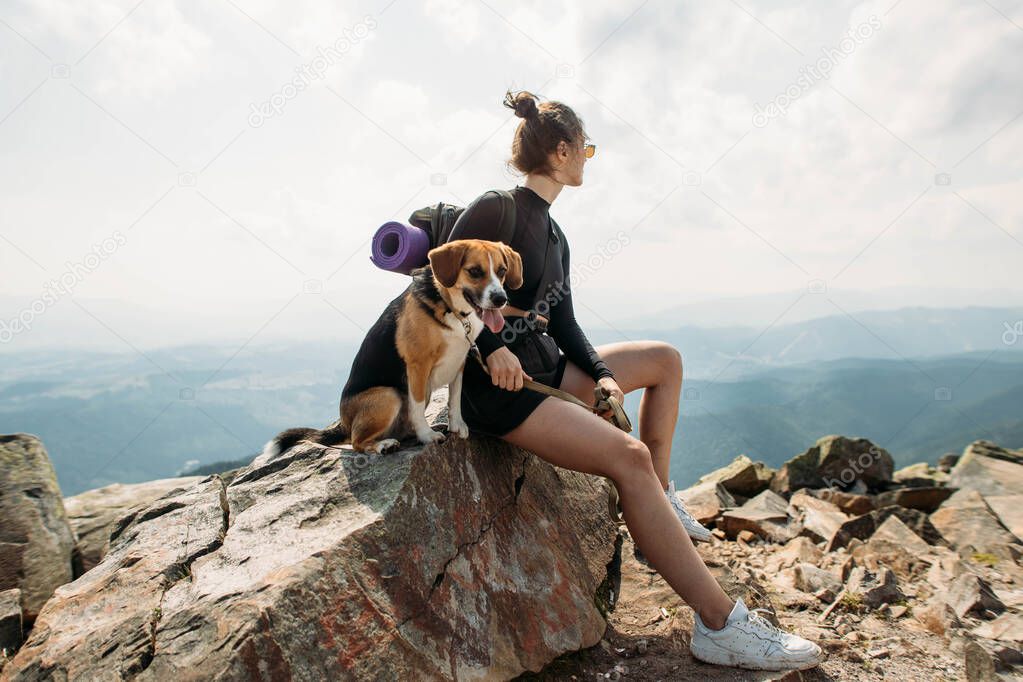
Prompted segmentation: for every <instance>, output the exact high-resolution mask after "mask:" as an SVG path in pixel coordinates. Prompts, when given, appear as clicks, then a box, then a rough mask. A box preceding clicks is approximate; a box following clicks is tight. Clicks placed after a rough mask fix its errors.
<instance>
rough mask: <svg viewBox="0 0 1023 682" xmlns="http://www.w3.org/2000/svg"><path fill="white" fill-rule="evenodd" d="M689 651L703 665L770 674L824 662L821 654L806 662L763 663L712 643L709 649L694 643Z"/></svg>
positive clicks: (806, 667)
mask: <svg viewBox="0 0 1023 682" xmlns="http://www.w3.org/2000/svg"><path fill="white" fill-rule="evenodd" d="M689 651H690V652H691V653H692V654H693V658H695V659H697V660H698V661H703V662H704V663H713V664H714V665H726V666H730V667H732V668H743V669H744V670H769V671H772V672H780V671H782V670H809V669H810V668H816V667H817V666H819V665H820V664H821V663H823V662H824V654H823V652H821V654H820V655H819V656H817V657H815V658H812V659H808V660H806V661H776V662H771V661H764V660H761V659H753V658H750V657H748V656H744V655H743V654H737V653H735V652H734V651H728V650H727V649H725V648H724V647H720V646H718V645H716V644H713V643H712V646H710V647H704V646H702V645H697V644H695V643H692V642H691V643H690V645H689Z"/></svg>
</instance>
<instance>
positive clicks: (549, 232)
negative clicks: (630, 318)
mask: <svg viewBox="0 0 1023 682" xmlns="http://www.w3.org/2000/svg"><path fill="white" fill-rule="evenodd" d="M510 192H511V195H512V197H514V199H515V235H514V236H513V237H512V240H511V244H509V246H511V247H512V248H513V249H514V250H515V251H517V252H518V254H519V255H520V256H521V257H522V286H521V287H519V288H518V289H505V293H507V294H508V304H509V305H513V306H515V307H516V308H519V309H521V310H530V309H534V303H537V302H539V301H549V303H548V304H547V305H546V306H545V305H542V304H541V305H537V307H536V308H535V310H536V312H537V313H539V314H540V315H543V316H544V317H546V318H548V319H549V320H550V325H549V326H548V330H547V331H548V334H550V336H551V337H553V338H554V340H555V341H557V343H558V346H559V347H560V348H561V349H562V350H563V351H564V352H565V355H566V356H567V357H568V359H569V360H571V361H572V362H574V363H575V364H576V365H578V366H579V368H580V369H582V370H583V371H584V372H586V373H587V374H589V375H590V376H591V377H593V379H594V380H596V379H599V378H601V377H610V376H614V375H613V374H612V373H611V370H609V369H608V368H607V365H606V364H604V361H603V360H601V359H600V355H598V354H597V352H596V351H595V350H594V349H593V346H592V345H590V342H589V340H588V339H587V338H586V335H585V334H583V330H582V329H580V328H579V323H578V322H577V321H576V319H575V311H574V309H573V307H572V291H571V287H570V286H569V278H568V275H569V272H570V271H569V249H568V240H567V239H565V234H564V233H563V232H562V231H561V228H560V227H558V224H557V223H556V222H554V219H553V218H552V217H551V215H550V213H549V212H548V210H549V209H550V206H551V205H550V204H549V203H547V201H546V200H545V199H544V198H543V197H541V196H540V195H539V194H537V193H536V192H534V191H533V190H531V189H529V188H528V187H522V186H521V185H516V186H515V188H514V189H512V190H510ZM500 216H501V203H500V197H499V196H498V195H497V194H495V193H493V192H487V193H485V194H483V195H481V196H480V197H479V198H477V199H476V200H475V201H473V202H472V203H471V204H469V206H467V207H466V209H465V212H463V213H462V215H460V216H459V217H458V221H457V222H456V223H455V225H454V227H453V228H452V230H451V236H450V237H449V238H448V241H454V240H456V239H490V240H496V239H497V238H498V236H497V235H498V228H499V221H500ZM541 284H544V285H545V286H544V290H543V291H542V292H538V288H539V287H540V285H541ZM504 331H505V330H503V329H502V332H504ZM509 331H510V330H509ZM505 337H507V334H506V335H505ZM476 345H477V346H479V349H480V352H481V353H482V354H483V357H484V359H486V356H488V355H490V353H492V352H493V351H495V350H497V349H498V348H500V347H501V346H502V345H504V342H503V341H502V335H501V333H500V332H499V333H497V334H495V333H494V332H492V331H490V330H489V329H487V328H486V327H484V328H483V332H482V333H481V334H480V335H479V337H478V338H477V339H476Z"/></svg>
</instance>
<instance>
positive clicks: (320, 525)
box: [4, 435, 620, 680]
mask: <svg viewBox="0 0 1023 682" xmlns="http://www.w3.org/2000/svg"><path fill="white" fill-rule="evenodd" d="M607 501H608V493H607V483H606V482H605V481H604V479H602V478H599V477H594V476H587V475H585V474H579V473H575V472H571V471H568V470H564V469H556V468H554V467H552V466H550V465H548V464H546V463H544V462H543V461H542V460H539V459H538V458H536V457H535V456H533V455H532V454H529V453H527V452H525V451H523V450H519V449H517V448H514V447H512V446H511V445H509V444H507V443H505V442H503V441H500V440H497V439H492V438H487V437H480V436H476V435H473V436H472V437H470V438H469V439H468V440H465V441H462V440H460V439H458V438H457V437H449V438H448V440H447V441H446V442H443V443H437V444H431V445H429V446H426V447H423V446H419V445H416V446H413V447H405V448H402V449H400V450H398V451H397V452H394V453H391V454H388V455H383V456H374V457H368V456H364V455H361V454H356V453H353V452H352V451H351V450H347V449H324V448H321V447H314V446H312V445H299V446H296V447H295V448H293V449H292V450H290V451H289V452H288V453H285V454H284V455H283V456H282V457H279V458H277V459H276V460H273V461H263V462H259V461H257V462H254V463H253V465H250V466H249V467H247V468H245V469H242V470H241V471H239V472H238V474H237V475H236V476H235V477H234V479H233V480H231V482H230V485H227V484H225V482H224V481H222V480H221V479H219V478H218V477H215V476H214V477H210V478H207V479H204V480H202V481H200V482H199V483H198V484H196V485H195V486H193V487H191V488H189V489H187V490H185V491H181V492H178V493H174V494H171V495H168V496H166V497H164V498H162V499H160V500H158V501H157V502H154V503H153V504H152V505H151V506H149V507H148V508H145V509H142V510H140V511H137V512H135V513H133V514H132V515H129V516H128V517H125V518H123V519H122V520H121V521H120V522H119V523H118V526H117V527H116V528H115V529H114V531H113V532H112V533H111V540H110V548H109V551H108V553H107V554H106V556H105V557H104V558H103V560H102V561H101V562H100V563H99V564H98V565H97V566H96V567H95V568H93V569H92V570H91V571H89V572H88V573H86V574H85V575H83V576H82V577H81V578H79V579H78V580H76V581H75V582H73V583H71V584H68V585H65V586H63V587H62V588H60V589H58V591H57V593H56V594H55V595H54V598H53V599H52V600H51V601H50V602H49V603H48V604H47V606H46V608H44V609H43V611H42V613H41V614H40V617H39V620H38V621H37V624H36V628H35V629H34V630H33V631H32V633H31V635H30V637H29V639H28V641H27V642H26V643H25V645H24V646H23V647H22V649H21V651H20V652H19V653H18V655H17V657H16V658H15V659H13V661H12V662H11V663H10V664H9V667H8V668H7V669H6V670H5V671H4V674H5V676H8V675H9V676H10V679H12V680H34V679H42V678H58V679H121V678H133V679H152V680H165V679H229V680H242V679H291V678H297V679H417V680H448V679H506V678H511V677H514V676H516V675H518V674H520V673H522V672H524V671H527V670H533V671H536V670H540V669H541V668H542V667H543V666H544V664H546V663H547V662H549V661H551V660H553V659H554V658H556V657H557V656H559V655H561V654H563V653H566V652H570V651H575V650H578V649H581V648H585V647H588V646H592V645H594V644H596V643H597V642H598V641H599V640H600V638H601V636H602V635H603V633H604V631H605V627H606V621H605V620H604V616H603V615H602V611H601V609H602V608H604V607H606V604H607V603H608V602H609V601H613V596H612V595H609V591H610V587H609V586H610V585H611V584H613V580H614V577H613V576H610V577H609V575H608V574H609V566H615V565H617V563H616V558H617V557H616V551H617V549H616V548H617V547H618V546H620V545H618V544H616V539H617V527H616V526H615V524H614V523H613V522H612V521H611V520H610V518H609V516H608V511H607V509H608V504H607ZM611 572H613V570H612V571H611Z"/></svg>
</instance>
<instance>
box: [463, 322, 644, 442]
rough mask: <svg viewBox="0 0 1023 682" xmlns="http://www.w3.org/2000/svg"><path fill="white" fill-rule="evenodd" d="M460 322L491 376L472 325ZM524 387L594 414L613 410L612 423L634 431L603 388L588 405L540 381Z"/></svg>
mask: <svg viewBox="0 0 1023 682" xmlns="http://www.w3.org/2000/svg"><path fill="white" fill-rule="evenodd" d="M460 321H461V323H462V327H463V328H464V329H465V339H466V341H468V342H469V352H470V354H471V355H472V356H473V357H474V358H476V362H477V363H478V364H479V366H480V368H482V369H483V371H484V372H486V374H487V376H489V375H490V369H489V368H487V366H486V364H485V363H484V362H483V355H482V354H481V353H480V349H479V347H478V346H477V345H476V342H475V341H474V340H473V339H472V338H471V337H470V334H471V332H472V325H471V324H470V323H469V321H468V320H466V319H465V318H462V319H461V320H460ZM522 387H523V388H528V389H530V390H532V391H536V392H537V393H545V394H547V395H552V396H554V397H555V398H561V399H562V400H566V401H568V402H570V403H575V404H576V405H578V406H580V407H583V408H585V409H587V410H589V411H591V412H593V413H594V414H596V413H598V412H603V411H605V410H611V422H612V423H613V424H614V425H615V426H617V427H618V428H620V429H621V430H622V431H625V432H626V433H630V432H631V431H632V422H631V421H630V420H629V415H627V414H625V410H624V409H622V404H621V403H620V402H618V399H617V398H616V397H614V396H613V395H611V392H610V391H608V390H607V389H606V388H604V387H603V386H600V385H597V386H596V387H594V389H593V395H594V404H593V405H587V404H586V403H584V402H583V401H582V400H580V399H579V398H577V397H576V396H575V395H573V394H571V393H569V392H568V391H562V390H561V389H559V388H554V387H553V386H548V385H547V384H542V383H540V382H539V381H533V380H532V379H523V380H522Z"/></svg>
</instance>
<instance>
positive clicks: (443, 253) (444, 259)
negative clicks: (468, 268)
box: [426, 239, 467, 287]
mask: <svg viewBox="0 0 1023 682" xmlns="http://www.w3.org/2000/svg"><path fill="white" fill-rule="evenodd" d="M466 247H467V245H466V244H465V243H464V242H463V241H462V240H460V239H456V240H455V241H453V242H448V243H447V244H442V245H441V246H438V247H437V248H434V249H430V251H429V253H427V254H426V256H427V258H429V259H430V267H431V268H433V275H434V277H436V278H437V280H438V281H439V282H440V283H441V284H443V285H444V286H445V287H453V286H454V285H455V282H456V281H458V271H459V270H460V269H461V268H462V259H463V258H464V257H465V250H466Z"/></svg>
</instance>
